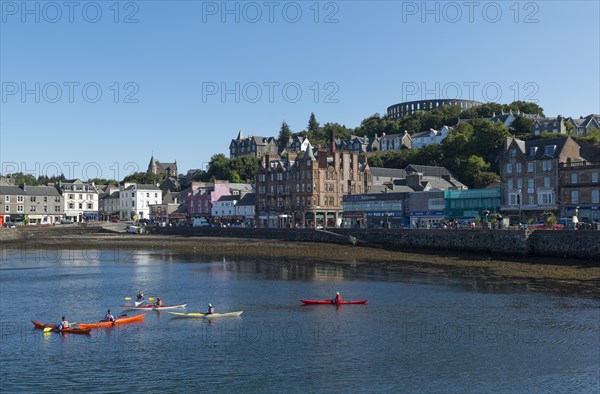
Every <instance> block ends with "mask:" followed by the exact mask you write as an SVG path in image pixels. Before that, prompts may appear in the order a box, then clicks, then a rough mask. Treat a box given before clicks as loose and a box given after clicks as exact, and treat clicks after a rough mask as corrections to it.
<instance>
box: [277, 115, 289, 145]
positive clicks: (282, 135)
mask: <svg viewBox="0 0 600 394" xmlns="http://www.w3.org/2000/svg"><path fill="white" fill-rule="evenodd" d="M290 138H292V131H291V130H290V126H289V125H288V124H287V123H286V122H285V120H284V121H283V122H282V123H281V128H280V129H279V137H277V145H279V150H280V151H282V150H284V149H285V146H286V145H287V143H288V141H289V140H290Z"/></svg>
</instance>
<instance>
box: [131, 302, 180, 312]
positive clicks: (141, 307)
mask: <svg viewBox="0 0 600 394" xmlns="http://www.w3.org/2000/svg"><path fill="white" fill-rule="evenodd" d="M186 305H187V304H179V305H165V306H154V305H139V306H133V305H121V308H125V309H134V310H140V311H147V310H153V311H162V310H165V309H177V308H185V306H186Z"/></svg>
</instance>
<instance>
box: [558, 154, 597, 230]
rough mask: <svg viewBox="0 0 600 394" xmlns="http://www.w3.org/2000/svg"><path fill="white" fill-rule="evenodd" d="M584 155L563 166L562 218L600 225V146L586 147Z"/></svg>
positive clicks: (561, 171) (561, 165) (561, 167)
mask: <svg viewBox="0 0 600 394" xmlns="http://www.w3.org/2000/svg"><path fill="white" fill-rule="evenodd" d="M580 153H581V156H582V158H581V159H580V160H567V162H566V163H560V164H559V174H560V176H559V185H560V203H561V207H560V211H561V217H567V218H572V217H573V216H575V217H577V220H578V221H579V222H583V223H596V222H600V180H599V178H600V147H598V146H589V147H582V148H581V149H580Z"/></svg>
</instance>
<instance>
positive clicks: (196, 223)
mask: <svg viewBox="0 0 600 394" xmlns="http://www.w3.org/2000/svg"><path fill="white" fill-rule="evenodd" d="M192 226H194V227H210V224H209V223H208V220H206V219H204V218H199V219H194V222H193V223H192Z"/></svg>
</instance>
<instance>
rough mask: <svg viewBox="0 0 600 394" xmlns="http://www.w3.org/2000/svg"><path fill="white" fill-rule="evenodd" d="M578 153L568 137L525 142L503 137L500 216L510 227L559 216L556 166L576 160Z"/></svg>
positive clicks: (576, 146)
mask: <svg viewBox="0 0 600 394" xmlns="http://www.w3.org/2000/svg"><path fill="white" fill-rule="evenodd" d="M579 153H580V152H579V145H577V143H576V142H575V141H573V139H572V138H570V137H567V138H552V139H540V140H527V141H523V140H519V139H517V138H512V137H506V140H505V144H504V150H503V151H502V153H501V154H500V157H499V163H500V179H501V182H502V202H503V205H502V207H501V211H502V213H503V214H504V215H505V216H509V217H510V218H511V221H512V222H513V223H519V222H526V221H527V220H528V219H530V218H531V219H533V220H535V221H536V222H537V221H544V217H545V216H547V215H549V214H554V215H555V216H559V214H560V212H559V201H558V196H559V187H560V184H559V176H560V172H559V165H560V164H562V163H567V162H568V161H569V160H573V159H576V160H579V157H580V155H579Z"/></svg>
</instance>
